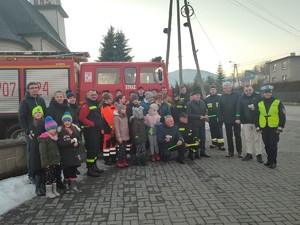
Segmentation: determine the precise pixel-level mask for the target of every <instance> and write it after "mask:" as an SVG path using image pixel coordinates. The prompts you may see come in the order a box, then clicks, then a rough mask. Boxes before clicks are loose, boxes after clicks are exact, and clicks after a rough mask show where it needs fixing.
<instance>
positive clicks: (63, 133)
mask: <svg viewBox="0 0 300 225" xmlns="http://www.w3.org/2000/svg"><path fill="white" fill-rule="evenodd" d="M73 126H74V127H75V129H77V131H78V133H77V134H75V133H74V132H73V133H72V134H70V133H69V132H68V131H67V130H66V129H64V128H63V127H59V129H58V130H60V131H59V133H58V140H57V145H58V147H59V153H60V156H61V162H62V168H63V169H67V168H70V167H78V166H80V164H81V163H80V158H79V146H80V144H81V139H80V135H79V131H80V129H79V127H77V126H76V125H73ZM73 138H76V139H77V140H78V145H77V147H74V145H73V144H74V143H71V139H73Z"/></svg>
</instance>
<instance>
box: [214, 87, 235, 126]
mask: <svg viewBox="0 0 300 225" xmlns="http://www.w3.org/2000/svg"><path fill="white" fill-rule="evenodd" d="M239 98H240V94H238V93H236V92H232V93H231V94H222V95H221V98H220V101H219V104H220V110H221V116H222V120H223V122H224V123H235V120H236V110H237V103H238V100H239Z"/></svg>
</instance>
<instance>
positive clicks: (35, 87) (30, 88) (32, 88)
mask: <svg viewBox="0 0 300 225" xmlns="http://www.w3.org/2000/svg"><path fill="white" fill-rule="evenodd" d="M29 89H39V87H30V88H29Z"/></svg>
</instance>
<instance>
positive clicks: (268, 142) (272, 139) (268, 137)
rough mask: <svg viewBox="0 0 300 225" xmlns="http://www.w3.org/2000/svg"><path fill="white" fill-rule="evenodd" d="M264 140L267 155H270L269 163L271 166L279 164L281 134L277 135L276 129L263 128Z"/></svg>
mask: <svg viewBox="0 0 300 225" xmlns="http://www.w3.org/2000/svg"><path fill="white" fill-rule="evenodd" d="M262 139H263V142H264V145H265V150H266V153H267V155H268V162H269V163H270V164H273V163H274V164H277V150H278V145H277V144H278V142H279V134H277V132H276V128H270V127H265V128H263V129H262Z"/></svg>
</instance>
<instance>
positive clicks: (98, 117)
mask: <svg viewBox="0 0 300 225" xmlns="http://www.w3.org/2000/svg"><path fill="white" fill-rule="evenodd" d="M222 87H223V94H218V93H217V87H216V86H214V85H212V86H210V88H209V95H208V96H206V97H205V98H203V97H202V96H201V92H200V90H193V91H192V93H191V94H190V95H188V94H187V93H186V87H185V86H182V87H180V89H179V92H178V93H177V92H174V93H173V95H172V97H173V98H172V97H170V96H168V91H167V88H166V87H163V88H162V89H161V90H160V91H159V90H149V91H146V92H145V91H144V89H143V87H139V88H138V90H137V92H136V93H135V92H132V93H131V94H130V97H129V101H127V100H126V96H124V95H123V94H122V91H121V90H116V92H115V99H114V98H113V95H112V94H111V93H109V91H108V90H103V91H102V94H100V92H98V91H97V90H95V89H90V90H88V91H87V93H86V98H85V101H84V103H83V104H82V105H80V106H79V105H78V102H77V99H76V96H75V94H74V93H73V92H72V91H67V93H66V94H65V93H63V92H62V91H56V92H55V93H54V96H53V98H52V100H51V101H50V104H49V106H48V107H46V104H45V101H44V99H43V98H42V97H40V96H39V95H38V92H39V86H38V84H37V83H35V82H31V83H29V84H28V85H27V93H26V96H25V98H24V99H23V100H22V101H21V103H20V108H19V122H20V126H21V128H22V129H23V130H24V132H25V134H26V141H27V151H28V180H29V181H30V182H31V183H35V184H36V194H37V195H38V196H41V195H46V196H47V197H50V198H54V197H56V196H59V195H60V194H59V192H57V188H60V189H66V192H67V193H70V192H75V193H80V192H81V190H79V189H78V187H77V186H76V179H77V175H78V174H79V173H80V172H79V171H78V169H77V168H78V167H79V166H80V165H81V159H80V153H79V148H80V146H81V145H82V137H83V139H84V148H85V150H86V167H87V175H88V176H91V177H99V176H100V174H101V173H102V172H103V170H101V169H100V168H98V166H97V159H98V158H99V157H100V153H101V157H103V159H104V162H105V164H106V165H116V166H117V167H119V168H124V167H128V166H129V163H128V157H129V155H130V157H131V159H132V163H133V164H134V165H137V166H145V165H146V163H147V154H146V149H147V148H148V149H149V152H150V160H151V161H152V162H155V161H163V162H167V161H169V160H170V159H171V155H172V152H177V162H178V163H180V164H185V161H184V158H185V153H186V152H188V158H190V159H191V160H194V159H197V158H200V157H210V156H209V155H208V154H207V153H206V144H205V143H206V129H205V124H206V122H208V123H209V127H210V133H211V139H212V143H211V145H210V148H217V149H219V150H222V151H224V150H225V147H224V139H223V124H224V125H225V131H226V136H227V145H228V153H227V155H226V157H228V158H230V157H233V156H234V148H236V151H237V156H238V157H239V158H242V160H243V161H248V160H251V159H253V153H255V154H256V159H257V161H258V162H260V163H263V160H262V140H263V142H264V145H265V150H266V153H267V156H268V158H267V161H266V162H265V163H264V164H265V165H266V166H268V167H269V168H275V167H276V164H277V161H276V159H277V143H278V141H279V134H280V132H282V130H283V128H284V125H285V109H284V106H283V104H282V102H281V101H280V100H278V99H275V98H274V97H273V96H272V90H273V87H272V86H271V85H265V86H263V87H262V88H261V91H262V94H257V93H255V92H254V90H253V88H252V87H251V86H249V85H247V86H245V87H244V93H243V95H240V94H238V93H236V92H234V91H233V86H232V84H231V83H230V82H224V83H223V85H222ZM100 95H101V96H100ZM241 124H243V131H244V137H245V144H246V150H247V154H246V155H245V156H243V155H242V138H241ZM233 136H234V138H233ZM233 140H235V147H234V141H233ZM62 172H63V177H64V178H63V179H62Z"/></svg>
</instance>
